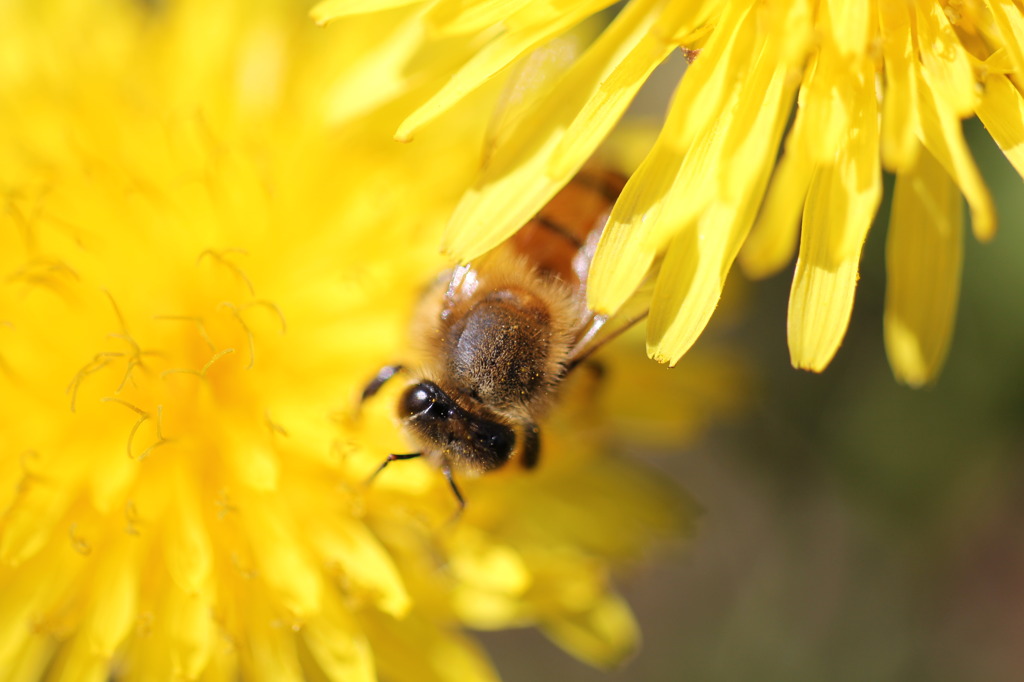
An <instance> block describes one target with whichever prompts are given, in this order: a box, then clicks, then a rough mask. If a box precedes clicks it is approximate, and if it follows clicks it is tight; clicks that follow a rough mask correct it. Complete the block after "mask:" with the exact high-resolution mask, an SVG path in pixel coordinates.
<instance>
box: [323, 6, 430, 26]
mask: <svg viewBox="0 0 1024 682" xmlns="http://www.w3.org/2000/svg"><path fill="white" fill-rule="evenodd" d="M422 2H424V0H321V2H318V3H317V4H316V5H314V6H313V9H311V10H309V16H310V17H311V18H312V19H313V21H315V22H316V23H318V24H320V25H321V26H322V25H324V24H326V23H328V22H330V21H334V20H335V19H341V18H343V17H349V16H352V15H354V14H365V13H367V12H381V11H384V10H389V9H394V8H396V7H407V6H409V5H417V4H420V3H422Z"/></svg>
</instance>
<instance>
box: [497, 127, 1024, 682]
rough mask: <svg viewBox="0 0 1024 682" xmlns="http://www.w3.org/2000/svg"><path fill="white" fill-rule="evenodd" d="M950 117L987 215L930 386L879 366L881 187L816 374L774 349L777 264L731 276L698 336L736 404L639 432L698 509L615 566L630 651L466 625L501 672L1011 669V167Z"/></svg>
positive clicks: (1016, 405)
mask: <svg viewBox="0 0 1024 682" xmlns="http://www.w3.org/2000/svg"><path fill="white" fill-rule="evenodd" d="M965 126H966V130H967V133H968V136H969V137H970V139H971V143H972V146H973V148H974V153H975V158H976V160H977V162H978V164H979V166H980V167H981V169H982V172H983V174H984V175H985V177H986V179H987V181H988V184H989V187H990V188H991V190H992V192H993V193H994V195H995V197H996V202H997V207H998V212H999V218H1000V232H999V234H998V236H997V238H996V239H995V241H994V242H993V243H990V244H987V245H981V244H978V243H977V242H976V241H974V239H973V237H972V236H970V235H968V237H967V245H966V251H965V263H964V278H963V289H962V295H961V303H960V312H959V318H958V324H957V329H956V335H955V338H954V341H953V347H952V351H951V353H950V356H949V360H948V363H947V365H946V368H945V371H944V372H943V374H942V376H941V378H940V379H939V381H938V383H937V385H935V386H933V387H931V388H927V389H923V390H911V389H907V388H904V387H901V386H898V385H897V384H896V383H895V381H894V380H893V378H892V375H891V373H890V370H889V367H888V364H887V361H886V357H885V351H884V349H883V346H882V308H883V300H884V287H885V264H884V245H885V220H886V217H887V215H888V208H889V207H888V203H885V204H883V206H882V209H881V211H880V212H879V215H880V220H879V221H876V225H875V226H874V227H873V228H872V232H871V234H870V236H869V239H868V242H867V245H866V250H865V256H864V260H863V263H862V268H861V275H862V277H861V281H860V285H859V289H858V292H857V301H856V305H855V309H854V314H853V319H852V322H851V325H850V329H849V332H848V334H847V336H846V340H845V342H844V344H843V346H842V348H841V349H840V351H839V354H838V356H837V357H836V359H835V360H834V361H833V363H832V364H831V366H830V367H829V368H828V370H827V371H826V372H825V373H824V374H821V375H814V374H809V373H804V372H798V371H796V370H793V369H792V368H791V367H790V365H789V355H788V351H787V348H786V339H785V330H786V307H787V298H788V295H789V285H790V277H791V274H792V271H791V270H789V271H787V272H785V273H783V274H781V275H779V276H777V277H775V278H773V279H771V280H768V281H765V282H759V283H755V284H751V285H746V284H743V283H739V287H740V288H741V289H742V290H743V294H742V296H741V298H743V299H744V301H743V303H742V304H741V310H740V311H739V312H740V315H739V317H740V319H741V321H740V322H739V323H735V324H733V325H732V326H731V327H730V328H729V329H728V331H727V332H726V333H725V334H724V335H723V334H722V333H717V334H709V335H705V338H704V339H702V341H701V342H700V343H699V344H698V348H696V349H695V350H697V351H699V350H700V348H699V347H700V345H702V344H705V345H709V344H723V343H724V344H726V345H727V346H730V347H732V348H733V349H734V350H735V351H736V352H737V354H738V355H739V356H741V357H743V358H744V360H745V361H747V362H748V363H749V364H750V365H751V367H752V369H753V373H754V386H753V387H751V388H750V395H749V404H748V408H747V409H746V410H745V411H744V412H743V413H741V414H738V415H734V416H732V417H730V418H729V420H728V421H724V420H723V421H720V422H719V423H717V424H715V426H714V428H713V429H712V432H711V433H710V434H708V435H707V436H706V437H705V438H704V439H703V440H702V441H701V442H700V443H698V444H697V445H695V446H692V447H688V448H687V449H686V450H685V451H682V452H661V453H653V454H652V453H636V455H637V456H638V457H643V458H645V459H647V460H649V461H650V462H651V463H652V465H653V466H655V467H658V468H660V469H662V470H664V471H666V472H667V473H668V474H669V475H670V476H671V477H672V478H673V479H675V480H676V481H677V482H678V483H679V484H680V485H681V486H682V487H684V488H685V489H687V490H689V491H690V492H691V493H692V495H693V496H694V497H695V498H696V499H697V501H698V502H699V503H700V504H701V505H702V507H703V508H704V516H703V518H702V519H701V522H700V529H699V532H698V534H697V536H696V538H695V539H694V540H693V541H692V542H691V543H689V544H688V546H687V547H685V548H675V549H672V550H670V551H668V552H667V553H666V554H665V555H663V556H662V557H661V558H660V559H659V560H658V561H656V562H654V563H652V564H651V565H647V566H643V567H637V568H634V569H632V570H630V571H627V572H625V573H623V574H622V575H621V576H619V577H618V583H619V585H620V586H621V587H622V589H623V591H624V592H625V594H626V596H627V598H628V599H629V601H630V603H631V604H632V605H633V606H634V608H635V610H636V613H637V616H638V619H639V621H640V623H641V626H642V627H643V630H644V636H645V644H644V648H643V650H642V651H641V653H640V654H639V655H638V657H637V658H636V659H634V660H633V661H632V662H631V663H630V664H629V665H628V666H627V667H626V668H624V669H623V670H620V671H615V672H612V673H603V672H599V671H595V670H592V669H589V668H587V667H586V666H584V665H582V664H580V663H578V662H576V661H574V660H573V659H571V658H569V657H568V656H567V655H565V654H563V653H562V652H560V651H559V650H557V649H556V648H555V647H554V646H553V645H551V644H549V643H548V642H547V641H545V640H544V639H543V637H542V636H541V635H539V634H538V633H536V632H535V631H515V632H506V633H496V634H485V635H483V636H482V637H483V639H484V642H485V644H486V646H487V648H488V650H489V651H490V652H491V653H492V655H493V656H494V658H495V660H496V662H497V665H498V669H499V670H501V671H502V673H503V676H504V677H505V679H506V680H507V682H520V681H525V680H560V681H561V682H566V681H569V680H572V681H573V682H576V681H580V682H589V681H598V680H601V681H604V682H618V681H623V680H630V681H640V682H668V681H676V680H698V681H700V682H717V681H723V682H725V681H728V682H735V681H737V680H741V681H745V680H758V681H759V682H765V681H774V680H778V681H780V682H783V681H785V682H802V681H804V680H806V681H813V682H821V681H824V680H829V681H845V680H849V681H851V682H853V681H857V682H865V681H870V682H885V681H889V680H893V681H895V680H900V681H903V680H929V681H932V680H934V681H937V682H945V681H950V682H952V681H964V682H968V681H971V682H974V681H978V680H983V681H986V682H992V681H1003V680H1007V681H1009V680H1019V679H1024V457H1022V454H1024V267H1021V264H1022V263H1024V225H1022V223H1024V185H1022V182H1021V179H1020V177H1019V176H1018V175H1017V174H1016V172H1015V171H1014V170H1013V169H1012V168H1011V167H1010V165H1009V164H1008V163H1007V161H1006V160H1005V158H1004V157H1003V156H1002V154H1001V152H1000V151H999V150H998V148H996V147H995V145H994V144H993V143H992V142H991V140H990V139H989V138H988V136H987V134H986V133H985V131H984V129H983V128H982V127H981V126H980V124H978V123H977V122H976V121H970V122H968V123H966V124H965ZM887 181H888V184H887V188H886V189H887V195H888V194H891V189H892V186H891V178H888V179H887ZM734 277H735V278H739V277H740V276H739V275H738V274H736V275H734ZM734 284H735V283H734ZM675 371H685V368H684V367H683V366H680V368H678V369H677V370H675ZM669 399H670V398H669Z"/></svg>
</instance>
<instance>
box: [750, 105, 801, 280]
mask: <svg viewBox="0 0 1024 682" xmlns="http://www.w3.org/2000/svg"><path fill="white" fill-rule="evenodd" d="M800 123H801V117H800V116H799V115H798V116H797V119H796V121H795V122H794V124H793V130H792V132H791V133H790V137H789V140H787V144H786V153H785V154H783V156H782V159H780V161H779V162H778V164H776V167H775V174H774V176H773V177H772V180H771V184H770V185H769V186H768V192H767V194H766V195H765V201H764V206H763V207H762V208H761V211H760V213H759V215H758V216H757V220H756V221H755V223H754V227H753V228H752V229H751V231H750V235H749V236H748V237H747V239H746V240H745V241H744V243H743V248H742V249H741V250H740V255H739V259H740V266H741V267H742V268H743V272H744V274H746V276H747V277H750V278H752V279H762V278H765V277H770V276H771V275H774V274H775V273H777V272H778V271H779V270H781V269H782V268H783V267H785V266H786V264H788V263H789V262H790V261H791V260H792V258H793V253H794V251H796V245H797V235H798V234H799V231H800V230H799V228H800V213H801V210H802V208H803V204H804V198H805V197H806V196H807V186H808V184H809V183H810V181H811V172H812V170H813V165H812V164H811V160H810V158H809V157H808V155H806V154H803V153H801V152H800V151H798V149H797V144H795V142H796V141H797V140H800V139H802V138H803V137H804V136H803V135H802V134H800V132H799V130H800ZM791 143H793V144H791Z"/></svg>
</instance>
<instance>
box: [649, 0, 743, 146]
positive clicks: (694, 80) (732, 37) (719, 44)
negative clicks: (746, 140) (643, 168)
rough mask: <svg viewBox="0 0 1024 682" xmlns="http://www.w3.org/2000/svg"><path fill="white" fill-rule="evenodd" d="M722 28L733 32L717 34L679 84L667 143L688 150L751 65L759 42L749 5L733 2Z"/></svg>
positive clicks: (727, 99) (715, 33)
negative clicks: (754, 49) (751, 48)
mask: <svg viewBox="0 0 1024 682" xmlns="http://www.w3.org/2000/svg"><path fill="white" fill-rule="evenodd" d="M719 21H720V24H721V25H722V26H723V27H724V28H727V29H730V30H722V31H715V32H714V33H712V34H711V37H710V38H709V39H708V43H707V45H705V46H704V47H703V48H702V50H701V54H700V56H699V57H698V58H697V60H696V61H694V63H693V64H692V65H691V66H690V68H689V69H687V71H686V77H685V78H683V80H682V82H681V83H680V84H679V89H678V91H677V92H676V95H675V98H674V100H675V102H676V103H675V104H674V105H673V107H674V108H675V107H678V108H679V111H678V113H677V114H676V115H675V116H671V117H669V119H668V120H666V121H665V125H664V127H663V132H664V134H665V136H666V139H671V140H674V141H676V144H678V145H679V147H680V148H683V149H685V148H686V147H688V146H689V145H690V143H691V142H692V141H693V140H694V139H695V138H696V137H697V135H699V134H700V133H701V131H702V130H703V129H704V128H705V127H706V125H707V122H708V121H709V120H714V118H715V117H717V116H718V113H719V112H720V111H721V109H722V107H723V106H725V104H726V102H728V101H729V98H730V97H731V95H732V89H733V88H734V87H735V83H736V82H737V80H738V79H740V78H742V77H743V75H744V73H745V71H746V69H747V68H748V66H749V64H750V53H749V52H750V46H751V45H753V44H756V43H757V42H758V41H757V22H756V16H754V13H752V12H750V5H749V3H745V2H737V1H735V0H733V1H731V2H729V3H728V4H727V6H726V7H725V12H724V14H723V15H722V16H721V18H720V20H719Z"/></svg>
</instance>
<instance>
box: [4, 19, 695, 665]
mask: <svg viewBox="0 0 1024 682" xmlns="http://www.w3.org/2000/svg"><path fill="white" fill-rule="evenodd" d="M393 18H394V17H391V16H389V17H384V18H375V17H370V18H367V19H366V20H364V21H356V22H352V23H351V24H349V25H348V26H347V27H338V28H337V30H330V31H324V30H321V29H319V28H318V27H316V26H315V25H314V24H313V23H312V22H310V21H309V19H308V17H307V15H306V14H305V10H304V9H303V8H300V7H297V6H295V5H294V3H291V2H285V1H282V2H280V3H274V2H267V3H258V4H257V5H253V4H252V3H246V2H241V1H237V2H234V1H225V2H217V3H209V2H203V1H202V0H181V1H173V2H167V3H143V2H134V1H130V0H109V1H108V0H104V1H102V2H95V1H91V0H43V1H42V2H38V1H36V0H24V1H19V2H6V3H3V5H2V7H0V103H2V106H0V149H2V153H0V191H2V194H3V197H2V198H3V209H2V212H0V239H2V247H0V271H2V275H3V276H2V280H0V281H2V286H0V403H2V404H3V410H2V413H0V433H2V434H3V437H2V439H0V440H2V444H0V671H2V674H0V677H2V678H3V679H5V680H17V681H22V680H44V679H45V680H67V679H76V680H93V681H95V682H105V681H106V680H109V679H117V680H146V681H147V682H149V681H151V680H162V679H167V680H172V679H173V680H197V679H202V680H209V681H214V680H238V679H246V680H273V681H274V682H282V681H288V680H301V679H313V680H345V681H346V682H351V681H354V680H375V679H378V678H380V679H387V680H397V681H402V680H408V681H416V682H422V681H428V682H429V681H436V682H442V681H453V682H454V681H456V680H458V681H460V682H463V681H466V680H493V679H496V676H497V674H496V673H495V671H494V670H492V668H491V665H490V663H489V662H488V660H487V658H486V656H485V655H484V654H483V653H482V652H481V650H480V649H479V647H478V646H477V645H476V644H475V643H474V641H473V639H472V638H471V637H470V636H469V635H467V634H466V632H465V630H466V628H504V627H511V626H524V625H534V626H537V627H540V628H542V629H543V630H544V631H545V632H546V633H547V634H548V635H549V636H550V637H551V638H552V639H553V640H554V641H556V642H557V643H558V644H560V645H561V646H563V647H564V648H566V649H567V650H569V651H570V652H572V653H573V654H575V655H576V656H579V657H580V658H582V659H584V660H587V661H590V662H592V663H594V664H598V665H611V664H613V663H615V662H618V661H620V660H621V659H622V658H623V657H624V656H626V655H627V654H628V653H629V652H630V651H631V650H632V649H633V648H634V647H635V645H636V639H637V632H636V626H635V623H634V622H633V619H632V617H631V615H630V612H629V610H628V608H627V607H626V605H625V604H624V603H623V601H622V600H621V598H620V597H618V596H617V594H616V593H615V591H614V589H613V587H612V585H611V579H610V565H611V563H612V561H613V560H615V561H618V560H624V559H629V558H632V557H637V556H639V555H640V554H641V553H642V552H643V551H644V550H645V549H646V548H648V547H649V546H650V544H651V542H652V541H653V539H655V538H657V537H664V536H667V535H668V534H675V533H678V532H680V531H681V530H682V529H683V527H684V526H685V525H686V524H687V523H688V518H689V516H688V513H687V507H686V503H685V502H683V501H681V499H680V497H679V496H678V495H677V494H676V492H675V491H674V490H673V489H672V488H671V486H668V485H667V484H666V483H664V482H663V481H662V480H661V479H659V478H657V477H655V476H654V475H653V474H650V473H647V472H646V471H645V470H644V469H642V468H640V467H638V466H637V465H634V464H630V463H626V462H624V461H621V460H618V459H615V458H614V457H609V456H600V455H599V453H598V451H599V449H600V448H599V442H600V441H599V434H598V433H596V432H593V428H594V427H593V426H591V431H587V430H586V429H583V430H581V428H580V427H581V423H582V422H580V421H579V420H575V421H574V420H572V419H570V418H568V417H566V418H565V419H564V420H563V422H562V423H561V425H559V421H558V420H557V419H556V420H555V423H554V424H553V426H552V430H551V432H550V434H549V435H550V443H551V449H552V450H553V451H564V453H565V456H559V457H557V458H556V457H552V458H551V460H550V463H549V464H546V465H545V466H543V467H541V468H540V470H539V471H537V472H536V473H531V474H530V475H529V476H526V475H524V474H522V473H520V472H517V471H514V470H510V471H507V472H499V473H496V474H495V475H494V476H493V477H490V478H486V479H481V480H479V481H472V482H466V483H465V491H466V493H467V496H468V497H469V499H470V506H469V508H468V510H467V511H466V513H465V514H464V515H463V517H462V518H461V519H460V521H459V522H458V523H456V524H453V525H452V526H449V527H446V526H445V522H446V521H447V520H448V519H449V518H450V516H451V514H452V512H453V509H454V506H453V500H452V498H451V495H450V491H449V490H448V489H447V486H446V484H445V481H444V479H443V477H441V476H440V475H439V474H438V472H436V471H434V470H432V469H430V468H429V467H428V466H427V465H426V464H420V463H417V462H412V463H408V464H406V465H405V466H404V467H403V468H402V470H401V474H400V475H397V474H398V472H390V471H389V472H388V473H389V475H388V476H382V477H380V478H378V479H377V480H376V481H375V483H374V485H372V486H370V487H367V486H365V485H364V484H365V481H366V479H367V476H368V475H369V473H370V472H372V471H373V470H374V468H375V467H376V466H377V465H378V464H379V463H380V462H381V460H382V459H383V457H384V456H385V455H386V454H387V453H390V452H401V451H402V448H403V447H404V446H403V439H402V436H401V434H400V433H399V432H398V431H397V430H396V426H395V424H394V422H393V419H392V412H393V410H394V399H395V395H394V394H387V393H386V392H384V393H382V394H381V395H380V396H379V399H375V400H372V401H370V402H369V403H368V404H367V405H366V407H365V410H364V413H363V414H362V415H361V416H360V417H359V418H356V417H355V416H353V406H354V399H355V397H356V396H358V395H359V392H360V390H361V388H362V385H363V384H364V383H365V381H366V380H367V379H368V378H369V377H370V376H372V374H373V372H374V371H376V369H377V368H378V367H380V366H381V365H382V364H384V363H385V362H387V361H391V360H394V359H395V358H396V357H398V356H400V355H401V354H402V353H403V348H404V347H405V344H406V339H405V336H406V333H407V329H406V327H407V324H408V317H409V312H410V309H411V307H412V306H413V305H414V302H415V301H416V299H417V297H418V295H419V291H420V290H421V288H422V286H423V285H424V283H425V282H427V281H429V280H430V278H431V277H433V276H434V275H435V274H436V273H437V272H438V271H440V270H441V269H442V268H443V267H445V262H444V261H443V260H442V258H441V257H440V256H439V254H438V253H437V244H438V243H439V240H440V234H441V228H442V227H443V220H444V216H446V215H447V214H448V213H449V212H450V210H451V208H452V206H453V205H454V203H455V200H456V198H457V196H458V195H459V193H460V191H461V189H462V188H463V187H464V186H465V185H466V184H468V182H469V180H470V178H471V175H472V172H473V169H474V168H475V167H476V165H477V163H478V155H477V153H476V151H474V150H475V148H476V146H475V144H474V143H478V142H479V140H480V139H482V137H483V132H482V130H481V128H480V126H479V125H477V124H475V123H474V122H473V120H466V119H460V120H453V121H450V122H448V123H444V124H442V125H439V126H437V127H436V128H435V129H434V130H424V131H423V134H422V135H421V139H420V141H419V142H418V143H417V144H416V145H412V146H402V145H396V144H394V143H393V142H391V140H390V137H389V135H388V133H387V132H386V131H389V130H390V129H392V128H393V126H394V125H396V124H397V122H398V120H399V119H398V118H397V114H398V112H400V111H401V110H402V109H403V108H404V107H405V106H406V103H405V100H404V99H403V98H404V97H415V96H420V95H419V93H418V92H417V91H416V90H415V89H413V90H411V91H405V90H402V88H399V87H398V86H396V85H395V79H396V78H397V74H398V73H399V68H398V67H397V66H396V65H398V64H400V62H401V58H402V56H403V53H401V51H399V53H398V55H397V56H396V55H394V54H390V53H388V52H387V51H382V50H380V49H377V47H376V42H377V37H378V36H379V35H381V33H382V32H385V31H398V32H401V31H403V30H406V28H404V27H403V26H402V25H398V24H395V22H394V21H393ZM469 47H472V45H469V46H467V48H466V49H467V50H468V49H469ZM445 64H446V62H445V60H444V59H439V60H438V61H437V62H436V63H434V64H432V65H424V68H423V69H422V70H421V71H420V75H421V77H422V83H421V85H420V87H428V86H429V84H430V78H431V77H432V76H431V74H432V73H434V72H435V71H437V72H440V70H441V69H443V67H445ZM401 85H402V87H403V88H404V87H405V82H404V81H402V82H401ZM370 86H372V87H370ZM360 95H361V96H360ZM388 103H391V104H388ZM439 160H440V161H439ZM424 169H429V171H428V172H424ZM560 454H561V453H560ZM392 473H394V474H396V475H390V474H392ZM624 509H625V510H628V513H623V511H622V510H624Z"/></svg>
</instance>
